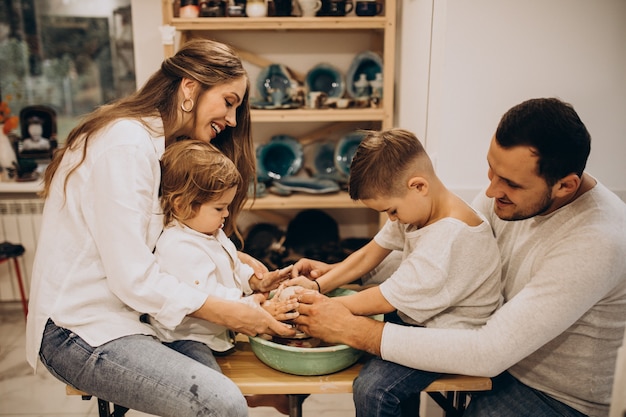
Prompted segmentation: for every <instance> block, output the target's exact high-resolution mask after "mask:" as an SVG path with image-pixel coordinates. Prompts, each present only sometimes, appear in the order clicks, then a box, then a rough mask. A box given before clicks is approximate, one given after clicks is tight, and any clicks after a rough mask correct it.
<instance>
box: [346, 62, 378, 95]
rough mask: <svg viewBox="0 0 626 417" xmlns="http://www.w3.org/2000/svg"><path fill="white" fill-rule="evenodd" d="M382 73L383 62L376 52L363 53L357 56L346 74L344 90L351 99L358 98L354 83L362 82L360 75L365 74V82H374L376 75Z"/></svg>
mask: <svg viewBox="0 0 626 417" xmlns="http://www.w3.org/2000/svg"><path fill="white" fill-rule="evenodd" d="M379 73H380V74H382V73H383V60H382V58H381V57H380V55H378V54H377V53H376V52H373V51H365V52H361V53H360V54H357V55H356V56H355V57H354V59H353V60H352V63H351V64H350V67H349V68H348V72H347V73H346V89H347V92H348V95H350V96H351V97H352V98H358V97H359V95H358V94H357V86H356V85H355V83H357V82H359V80H363V76H362V75H361V74H365V80H367V81H368V83H369V82H370V81H374V80H375V79H376V74H379Z"/></svg>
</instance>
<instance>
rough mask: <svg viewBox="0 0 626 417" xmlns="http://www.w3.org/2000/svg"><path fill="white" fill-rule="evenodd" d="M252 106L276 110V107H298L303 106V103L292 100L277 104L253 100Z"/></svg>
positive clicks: (284, 108)
mask: <svg viewBox="0 0 626 417" xmlns="http://www.w3.org/2000/svg"><path fill="white" fill-rule="evenodd" d="M250 107H252V108H253V109H263V110H275V109H280V110H288V109H297V108H299V107H302V105H301V104H298V103H294V102H291V101H290V102H287V103H283V104H279V105H275V104H274V103H270V102H269V101H262V100H252V101H250Z"/></svg>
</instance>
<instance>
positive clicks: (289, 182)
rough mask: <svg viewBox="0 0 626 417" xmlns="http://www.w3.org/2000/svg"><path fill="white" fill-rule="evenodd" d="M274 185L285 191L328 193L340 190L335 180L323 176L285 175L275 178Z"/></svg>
mask: <svg viewBox="0 0 626 417" xmlns="http://www.w3.org/2000/svg"><path fill="white" fill-rule="evenodd" d="M273 185H274V186H275V187H277V188H278V189H283V190H285V191H300V192H303V193H308V194H327V193H335V192H337V191H339V190H340V188H339V184H337V183H336V182H335V181H333V180H325V179H321V178H300V177H283V178H281V179H279V180H275V181H274V182H273Z"/></svg>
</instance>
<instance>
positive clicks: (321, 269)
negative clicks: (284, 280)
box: [291, 258, 335, 289]
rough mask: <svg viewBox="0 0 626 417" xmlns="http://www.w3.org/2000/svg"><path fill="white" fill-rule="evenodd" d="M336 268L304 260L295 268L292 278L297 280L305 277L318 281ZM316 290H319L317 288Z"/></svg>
mask: <svg viewBox="0 0 626 417" xmlns="http://www.w3.org/2000/svg"><path fill="white" fill-rule="evenodd" d="M334 266H335V265H330V264H327V263H325V262H322V261H315V260H313V259H308V258H302V259H300V260H299V261H298V262H296V263H295V265H294V266H293V269H292V270H291V277H292V278H297V277H299V276H301V275H303V276H305V277H307V278H309V279H317V278H319V277H321V276H322V275H324V274H325V273H327V272H328V271H330V270H331V269H333V267H334ZM315 289H317V287H316V288H315Z"/></svg>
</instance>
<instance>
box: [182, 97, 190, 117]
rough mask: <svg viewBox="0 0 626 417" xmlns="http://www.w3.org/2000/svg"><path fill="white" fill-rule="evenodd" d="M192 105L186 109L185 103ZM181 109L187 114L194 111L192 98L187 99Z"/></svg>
mask: <svg viewBox="0 0 626 417" xmlns="http://www.w3.org/2000/svg"><path fill="white" fill-rule="evenodd" d="M188 102H189V103H191V104H190V105H189V108H186V107H185V103H188ZM180 108H181V109H182V111H184V112H185V113H190V112H191V111H192V110H193V99H192V98H186V99H184V100H183V102H182V103H180Z"/></svg>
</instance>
